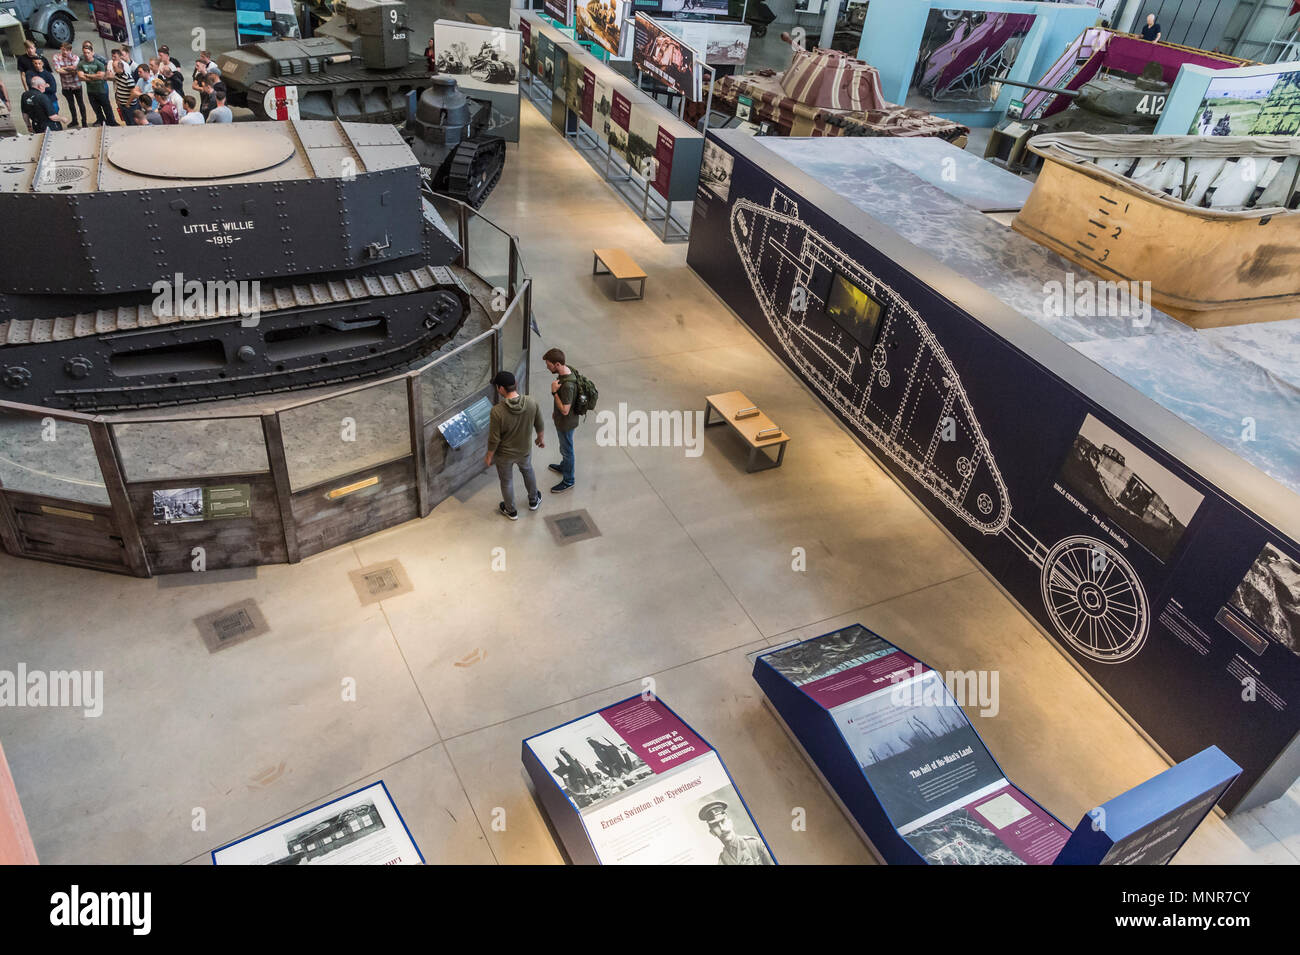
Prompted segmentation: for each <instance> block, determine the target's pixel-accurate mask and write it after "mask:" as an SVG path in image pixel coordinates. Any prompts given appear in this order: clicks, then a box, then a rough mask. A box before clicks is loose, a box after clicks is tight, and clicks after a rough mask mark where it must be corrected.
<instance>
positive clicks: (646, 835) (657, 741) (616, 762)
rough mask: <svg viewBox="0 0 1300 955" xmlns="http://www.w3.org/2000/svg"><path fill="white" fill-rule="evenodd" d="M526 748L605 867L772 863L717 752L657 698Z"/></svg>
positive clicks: (630, 702) (570, 726) (601, 714)
mask: <svg viewBox="0 0 1300 955" xmlns="http://www.w3.org/2000/svg"><path fill="white" fill-rule="evenodd" d="M524 748H525V754H526V761H527V759H528V754H531V758H532V759H535V760H536V764H537V765H540V766H543V767H546V769H548V770H549V772H550V775H551V779H552V781H553V782H554V783H555V785H556V786H558V787H559V788H560V790H561V791H562V792H563V794H564V795H565V797H566V798H567V799H568V802H569V804H570V805H571V806H572V807H573V808H574V809H575V810H577V811H578V813H579V814H580V819H581V823H582V827H583V829H584V830H585V834H586V838H587V840H589V841H590V844H591V847H592V848H593V849H594V850H595V853H596V858H597V860H598V861H599V862H601V863H602V864H605V865H620V864H622V865H773V864H774V860H773V859H772V855H771V853H770V851H769V850H768V848H767V845H766V843H765V842H764V841H763V838H762V834H761V833H760V832H759V831H758V827H757V825H756V824H755V823H754V820H753V819H752V818H751V817H750V815H749V810H748V808H747V807H746V806H745V802H744V800H743V799H742V798H741V797H740V794H739V793H738V792H737V791H736V788H735V786H734V784H733V783H732V781H731V778H730V776H729V775H728V774H727V771H726V768H725V767H724V766H723V765H722V761H721V760H720V759H719V758H718V754H717V753H715V752H714V751H713V750H712V748H711V747H710V746H709V745H708V743H706V742H704V740H702V739H700V737H699V736H697V735H696V733H695V732H694V730H692V729H691V728H690V727H689V726H688V725H686V723H685V722H684V721H683V720H682V719H681V718H680V717H678V716H677V714H676V713H674V712H673V711H672V710H671V709H669V708H668V707H667V706H665V705H664V704H663V703H662V702H661V701H659V700H657V699H655V698H653V697H650V698H644V697H632V698H631V699H627V700H623V701H622V702H620V703H616V704H614V705H613V706H610V707H606V708H605V709H603V710H600V711H598V712H595V713H589V714H587V715H586V716H583V717H579V718H578V719H576V720H572V721H570V722H568V723H565V724H564V725H563V726H557V727H555V728H554V729H552V730H548V731H547V732H545V733H540V734H538V735H537V736H533V737H530V738H528V739H526V740H524ZM534 778H535V779H537V777H536V776H535V777H534ZM557 829H559V830H560V831H561V832H563V831H565V830H567V829H568V826H567V823H566V822H565V821H564V820H559V821H557Z"/></svg>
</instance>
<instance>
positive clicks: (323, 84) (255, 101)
mask: <svg viewBox="0 0 1300 955" xmlns="http://www.w3.org/2000/svg"><path fill="white" fill-rule="evenodd" d="M432 78H433V74H432V73H430V72H429V69H428V66H427V65H426V64H425V62H424V57H418V58H417V57H412V58H411V61H410V63H409V64H408V65H407V66H405V67H403V68H402V69H400V70H391V71H386V72H382V73H381V72H377V71H373V70H366V69H350V70H329V71H326V72H323V73H302V74H297V75H293V76H276V77H272V78H270V79H266V80H259V81H258V82H256V83H254V84H253V85H252V86H250V87H248V89H247V90H246V91H245V92H244V96H245V97H246V102H245V104H244V105H246V106H247V107H248V108H249V109H251V110H252V111H253V114H254V115H255V116H257V118H258V119H274V117H272V116H268V115H267V114H266V110H265V109H264V108H263V106H262V103H263V101H264V99H265V97H266V94H267V93H268V92H270V91H271V90H273V89H275V88H276V87H277V86H297V87H298V88H299V108H300V111H301V105H302V98H303V94H311V93H317V92H328V93H329V94H330V104H331V107H336V106H337V102H338V97H339V95H340V94H346V93H348V92H351V91H353V90H357V89H363V90H369V91H374V90H376V89H379V88H381V87H382V88H384V89H386V90H387V92H388V95H389V98H390V100H391V98H392V96H393V94H395V93H400V92H401V90H402V88H403V87H405V88H410V89H423V88H425V87H426V86H428V85H429V82H428V81H429V80H431V79H432ZM333 87H337V89H333ZM301 115H302V118H303V119H341V120H343V121H344V122H348V123H393V124H398V123H401V122H403V121H404V120H405V119H406V100H405V99H404V98H403V99H402V101H401V106H400V107H397V106H394V107H393V108H392V109H387V110H384V111H382V112H381V113H367V112H364V111H362V112H361V113H359V114H358V115H356V116H342V115H339V114H338V112H337V110H336V109H331V111H330V112H329V114H328V115H321V116H316V115H307V113H301Z"/></svg>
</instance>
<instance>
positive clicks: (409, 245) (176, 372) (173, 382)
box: [0, 120, 471, 410]
mask: <svg viewBox="0 0 1300 955" xmlns="http://www.w3.org/2000/svg"><path fill="white" fill-rule="evenodd" d="M160 136H161V137H163V138H162V139H159V138H158V137H160ZM420 189H421V185H420V173H419V167H418V166H417V164H416V162H415V159H414V157H413V156H412V155H411V151H410V150H409V149H408V148H407V146H406V144H405V143H404V142H403V141H402V139H401V135H400V134H399V133H398V131H397V130H395V129H393V128H392V127H390V126H380V125H373V124H366V125H356V124H350V123H342V122H337V121H335V122H310V121H299V120H290V121H286V122H265V123H235V124H226V125H221V124H214V125H206V126H204V125H199V126H180V125H177V126H165V127H152V128H149V129H144V128H140V127H108V128H103V127H100V128H95V129H80V130H72V131H64V132H59V133H49V134H45V135H44V136H24V137H19V138H17V139H10V140H4V141H0V209H3V214H4V216H5V217H6V218H8V220H9V221H11V222H17V221H26V222H40V223H43V226H42V229H41V234H40V236H39V237H33V236H32V235H31V234H28V233H24V232H23V231H22V230H13V229H11V230H7V231H6V233H5V234H4V235H3V236H0V260H3V261H4V263H5V268H4V269H3V270H0V395H3V396H4V397H5V398H7V399H9V400H11V401H18V402H22V403H25V404H33V405H46V406H51V407H58V408H68V409H79V410H97V409H109V408H129V407H141V406H155V405H163V404H174V403H179V402H189V401H197V400H203V399H210V398H221V397H230V396H238V395H249V394H259V393H267V392H275V391H285V390H289V389H294V388H303V387H308V386H312V385H318V384H322V383H330V382H342V381H350V380H355V379H360V378H365V377H369V376H373V375H376V374H381V373H383V372H386V371H388V370H390V369H392V368H394V367H397V366H401V365H404V364H406V363H408V362H410V361H411V360H414V359H416V358H418V357H421V356H423V355H426V354H428V353H430V352H432V351H434V350H435V349H437V348H439V347H441V346H442V345H443V344H445V343H446V342H447V341H449V340H450V339H451V338H452V337H453V336H454V335H455V334H456V332H457V330H458V329H459V328H460V327H461V325H462V323H463V322H464V320H465V318H466V316H467V315H468V313H469V310H470V308H471V301H470V296H469V293H468V291H467V290H466V288H465V286H464V285H463V284H462V283H461V281H460V280H459V279H458V278H457V276H456V275H455V273H454V272H453V271H452V269H451V268H450V267H449V266H450V264H451V263H452V262H453V261H454V260H455V259H456V258H457V257H458V256H459V253H460V249H459V246H458V245H457V243H456V242H455V241H454V240H453V239H452V238H450V235H449V233H447V232H446V231H445V227H444V226H443V224H442V222H441V221H440V220H439V218H438V215H437V213H436V212H435V211H434V209H433V207H432V205H431V204H430V203H427V202H423V201H422V199H421V195H420Z"/></svg>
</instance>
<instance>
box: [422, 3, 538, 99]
mask: <svg viewBox="0 0 1300 955" xmlns="http://www.w3.org/2000/svg"><path fill="white" fill-rule="evenodd" d="M519 46H520V39H519V33H518V32H517V31H515V30H503V29H501V28H500V27H480V26H474V25H472V24H467V23H455V22H452V21H450V20H439V21H437V22H436V23H434V25H433V52H434V56H435V58H436V62H437V67H438V72H439V73H446V74H447V75H449V76H454V77H455V78H456V83H457V85H458V86H460V87H461V88H462V89H466V90H474V89H486V90H510V89H517V88H518V85H519V58H520V52H519Z"/></svg>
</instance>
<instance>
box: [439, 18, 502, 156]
mask: <svg viewBox="0 0 1300 955" xmlns="http://www.w3.org/2000/svg"><path fill="white" fill-rule="evenodd" d="M520 47H521V42H520V36H519V34H518V33H517V32H515V31H514V30H503V29H501V28H500V27H484V26H478V25H477V24H473V23H459V22H457V21H454V20H437V21H435V22H434V24H433V52H434V58H435V62H436V64H437V67H438V70H439V72H441V73H447V74H449V75H451V76H453V77H455V79H456V85H457V86H458V87H459V88H460V91H461V92H462V93H464V94H465V95H466V96H468V97H470V98H471V99H479V100H487V101H488V102H490V103H491V104H492V120H491V123H490V125H489V128H488V132H489V133H491V134H492V135H493V136H500V137H501V138H502V139H504V140H506V141H507V142H511V143H517V142H519V78H520V77H519V74H520V73H521V71H522V70H523V66H522V64H521V63H520ZM417 97H418V93H417Z"/></svg>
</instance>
